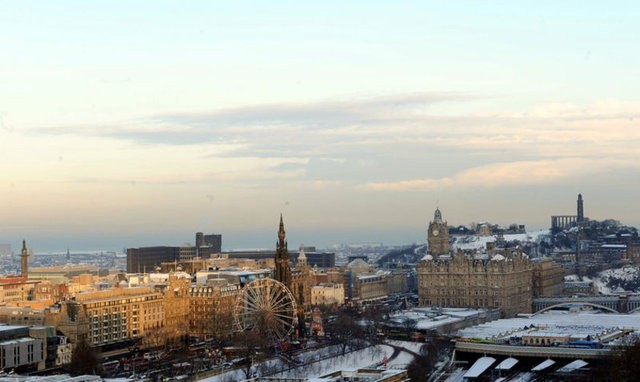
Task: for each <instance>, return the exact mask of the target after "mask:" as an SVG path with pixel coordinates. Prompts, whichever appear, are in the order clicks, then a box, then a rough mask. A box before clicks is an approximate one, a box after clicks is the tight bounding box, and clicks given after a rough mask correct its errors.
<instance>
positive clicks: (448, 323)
mask: <svg viewBox="0 0 640 382" xmlns="http://www.w3.org/2000/svg"><path fill="white" fill-rule="evenodd" d="M575 210H576V213H575V215H553V216H551V217H550V223H551V224H550V227H549V229H546V230H540V231H531V232H529V231H527V229H526V226H525V225H523V224H517V223H514V224H511V225H509V226H508V227H500V226H498V225H496V224H491V223H490V222H481V223H477V224H476V225H475V226H473V227H465V226H462V225H459V226H455V225H452V226H449V224H448V222H447V220H446V218H445V215H444V213H443V211H441V210H440V208H436V209H435V211H434V214H433V217H432V219H430V221H429V224H428V226H426V227H425V236H426V242H425V243H423V244H412V245H406V246H401V247H397V248H386V247H381V246H379V245H374V244H371V245H353V246H349V245H345V246H342V247H340V248H339V252H337V251H328V250H327V251H325V250H319V249H317V248H315V247H313V246H305V245H303V244H300V246H299V247H298V248H294V249H292V250H290V249H289V245H288V241H287V231H286V225H285V216H284V215H280V219H279V223H278V225H277V230H276V229H275V228H276V225H275V224H274V239H276V240H275V241H276V245H275V247H274V249H273V250H242V251H223V250H222V241H223V236H222V235H221V234H215V233H213V234H204V233H202V232H197V233H196V234H195V242H194V243H195V244H194V245H181V246H151V247H138V248H128V249H127V250H126V254H125V253H102V254H99V255H97V254H75V253H71V252H70V251H67V252H66V253H59V254H37V253H34V252H33V251H32V250H30V249H29V248H28V246H27V242H26V240H25V241H23V242H22V248H21V250H20V253H19V254H18V253H13V251H12V249H11V248H12V247H11V246H10V245H3V247H2V248H3V254H2V261H3V269H14V270H16V271H15V272H14V273H13V274H6V275H4V277H3V278H2V279H0V293H1V296H2V301H3V304H2V306H0V322H2V325H0V333H1V334H2V342H0V349H1V350H2V352H1V354H2V357H1V358H0V361H2V364H1V366H2V370H3V373H4V375H5V376H6V377H7V378H20V380H31V379H33V380H40V378H54V379H58V378H60V379H61V380H74V381H76V380H88V381H100V380H107V381H111V380H113V381H115V380H149V381H163V380H182V379H189V380H203V381H236V380H237V381H241V380H247V381H265V382H266V381H283V380H286V381H301V382H302V381H312V380H313V381H316V380H320V381H325V380H327V381H347V380H354V378H359V379H358V380H367V381H410V380H411V381H413V380H416V381H422V380H424V381H427V380H430V381H458V380H465V381H466V380H500V381H505V380H514V381H534V380H589V379H591V380H599V379H600V378H604V376H606V375H616V376H617V377H616V378H622V380H624V378H625V375H627V374H625V373H628V372H631V371H632V368H631V367H627V366H625V365H622V366H621V365H620V364H618V363H617V362H618V361H616V360H617V358H616V356H614V354H617V353H620V354H623V353H629V354H628V355H627V357H635V356H636V355H635V352H637V350H635V349H636V348H635V346H636V345H635V344H636V342H635V341H636V340H635V339H636V338H637V337H638V334H639V332H640V320H638V317H639V316H638V314H640V293H639V291H640V266H639V264H640V238H639V237H638V231H637V229H636V228H635V227H630V226H625V225H623V224H621V223H620V222H618V221H616V220H613V219H610V220H604V221H596V220H591V219H590V218H589V217H587V216H585V212H586V211H588V209H586V208H585V201H584V199H583V196H582V195H581V194H580V195H578V196H577V199H576V206H575ZM632 352H633V353H632ZM615 373H617V374H615ZM18 376H20V377H18ZM41 376H49V377H41ZM627 377H629V376H628V375H627Z"/></svg>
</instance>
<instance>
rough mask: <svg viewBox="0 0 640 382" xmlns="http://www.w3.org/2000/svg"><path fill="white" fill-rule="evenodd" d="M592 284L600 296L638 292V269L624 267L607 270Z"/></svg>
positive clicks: (639, 271) (631, 266)
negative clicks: (612, 293)
mask: <svg viewBox="0 0 640 382" xmlns="http://www.w3.org/2000/svg"><path fill="white" fill-rule="evenodd" d="M594 283H595V285H596V286H597V287H598V290H599V291H600V293H602V294H609V293H611V292H625V291H626V292H640V268H639V267H637V266H634V265H625V266H624V267H622V268H616V269H607V270H606V271H602V272H600V274H599V275H598V277H597V278H596V279H595V280H594Z"/></svg>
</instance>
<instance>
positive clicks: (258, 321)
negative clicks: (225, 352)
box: [234, 278, 296, 340]
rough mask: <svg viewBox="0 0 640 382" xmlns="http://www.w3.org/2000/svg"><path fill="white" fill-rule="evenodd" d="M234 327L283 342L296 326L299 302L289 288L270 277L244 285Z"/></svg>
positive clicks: (238, 302)
mask: <svg viewBox="0 0 640 382" xmlns="http://www.w3.org/2000/svg"><path fill="white" fill-rule="evenodd" d="M234 319H235V327H236V330H238V331H246V330H253V331H256V332H257V334H258V335H266V336H268V337H269V338H272V339H274V340H282V339H285V338H286V337H287V336H289V335H290V334H291V332H292V331H293V329H294V328H295V326H296V301H295V299H294V298H293V294H291V291H290V290H289V288H287V287H286V286H285V285H284V284H283V283H281V282H279V281H276V280H274V279H270V278H264V279H256V280H253V281H252V282H250V283H249V284H247V285H245V286H244V288H242V290H241V291H240V293H239V294H238V297H237V298H236V306H235V310H234Z"/></svg>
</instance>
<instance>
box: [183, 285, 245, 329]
mask: <svg viewBox="0 0 640 382" xmlns="http://www.w3.org/2000/svg"><path fill="white" fill-rule="evenodd" d="M216 281H218V282H217V283H209V285H207V286H202V285H197V286H192V287H191V289H190V291H189V334H190V335H191V336H194V337H201V338H206V337H217V338H222V337H226V336H229V335H231V333H232V331H233V327H232V326H233V310H234V307H235V306H236V299H237V297H238V295H239V294H240V291H241V289H242V288H241V287H240V285H239V284H230V283H228V282H227V280H224V279H216Z"/></svg>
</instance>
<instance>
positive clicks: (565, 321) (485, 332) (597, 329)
mask: <svg viewBox="0 0 640 382" xmlns="http://www.w3.org/2000/svg"><path fill="white" fill-rule="evenodd" d="M617 328H628V329H631V330H635V331H640V314H638V313H633V314H616V313H600V312H597V311H591V312H585V311H582V312H568V311H549V312H545V313H543V314H537V315H534V316H529V317H516V318H508V319H501V320H496V321H491V322H486V323H484V324H480V325H476V326H473V327H469V328H465V329H461V330H460V331H458V333H457V334H458V336H460V337H462V338H484V339H493V340H497V339H504V338H509V337H522V336H524V335H526V336H531V335H546V336H549V337H562V336H570V337H571V338H573V339H586V338H587V336H590V337H591V338H598V336H600V335H601V334H603V333H607V332H611V331H612V330H614V329H617Z"/></svg>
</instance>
